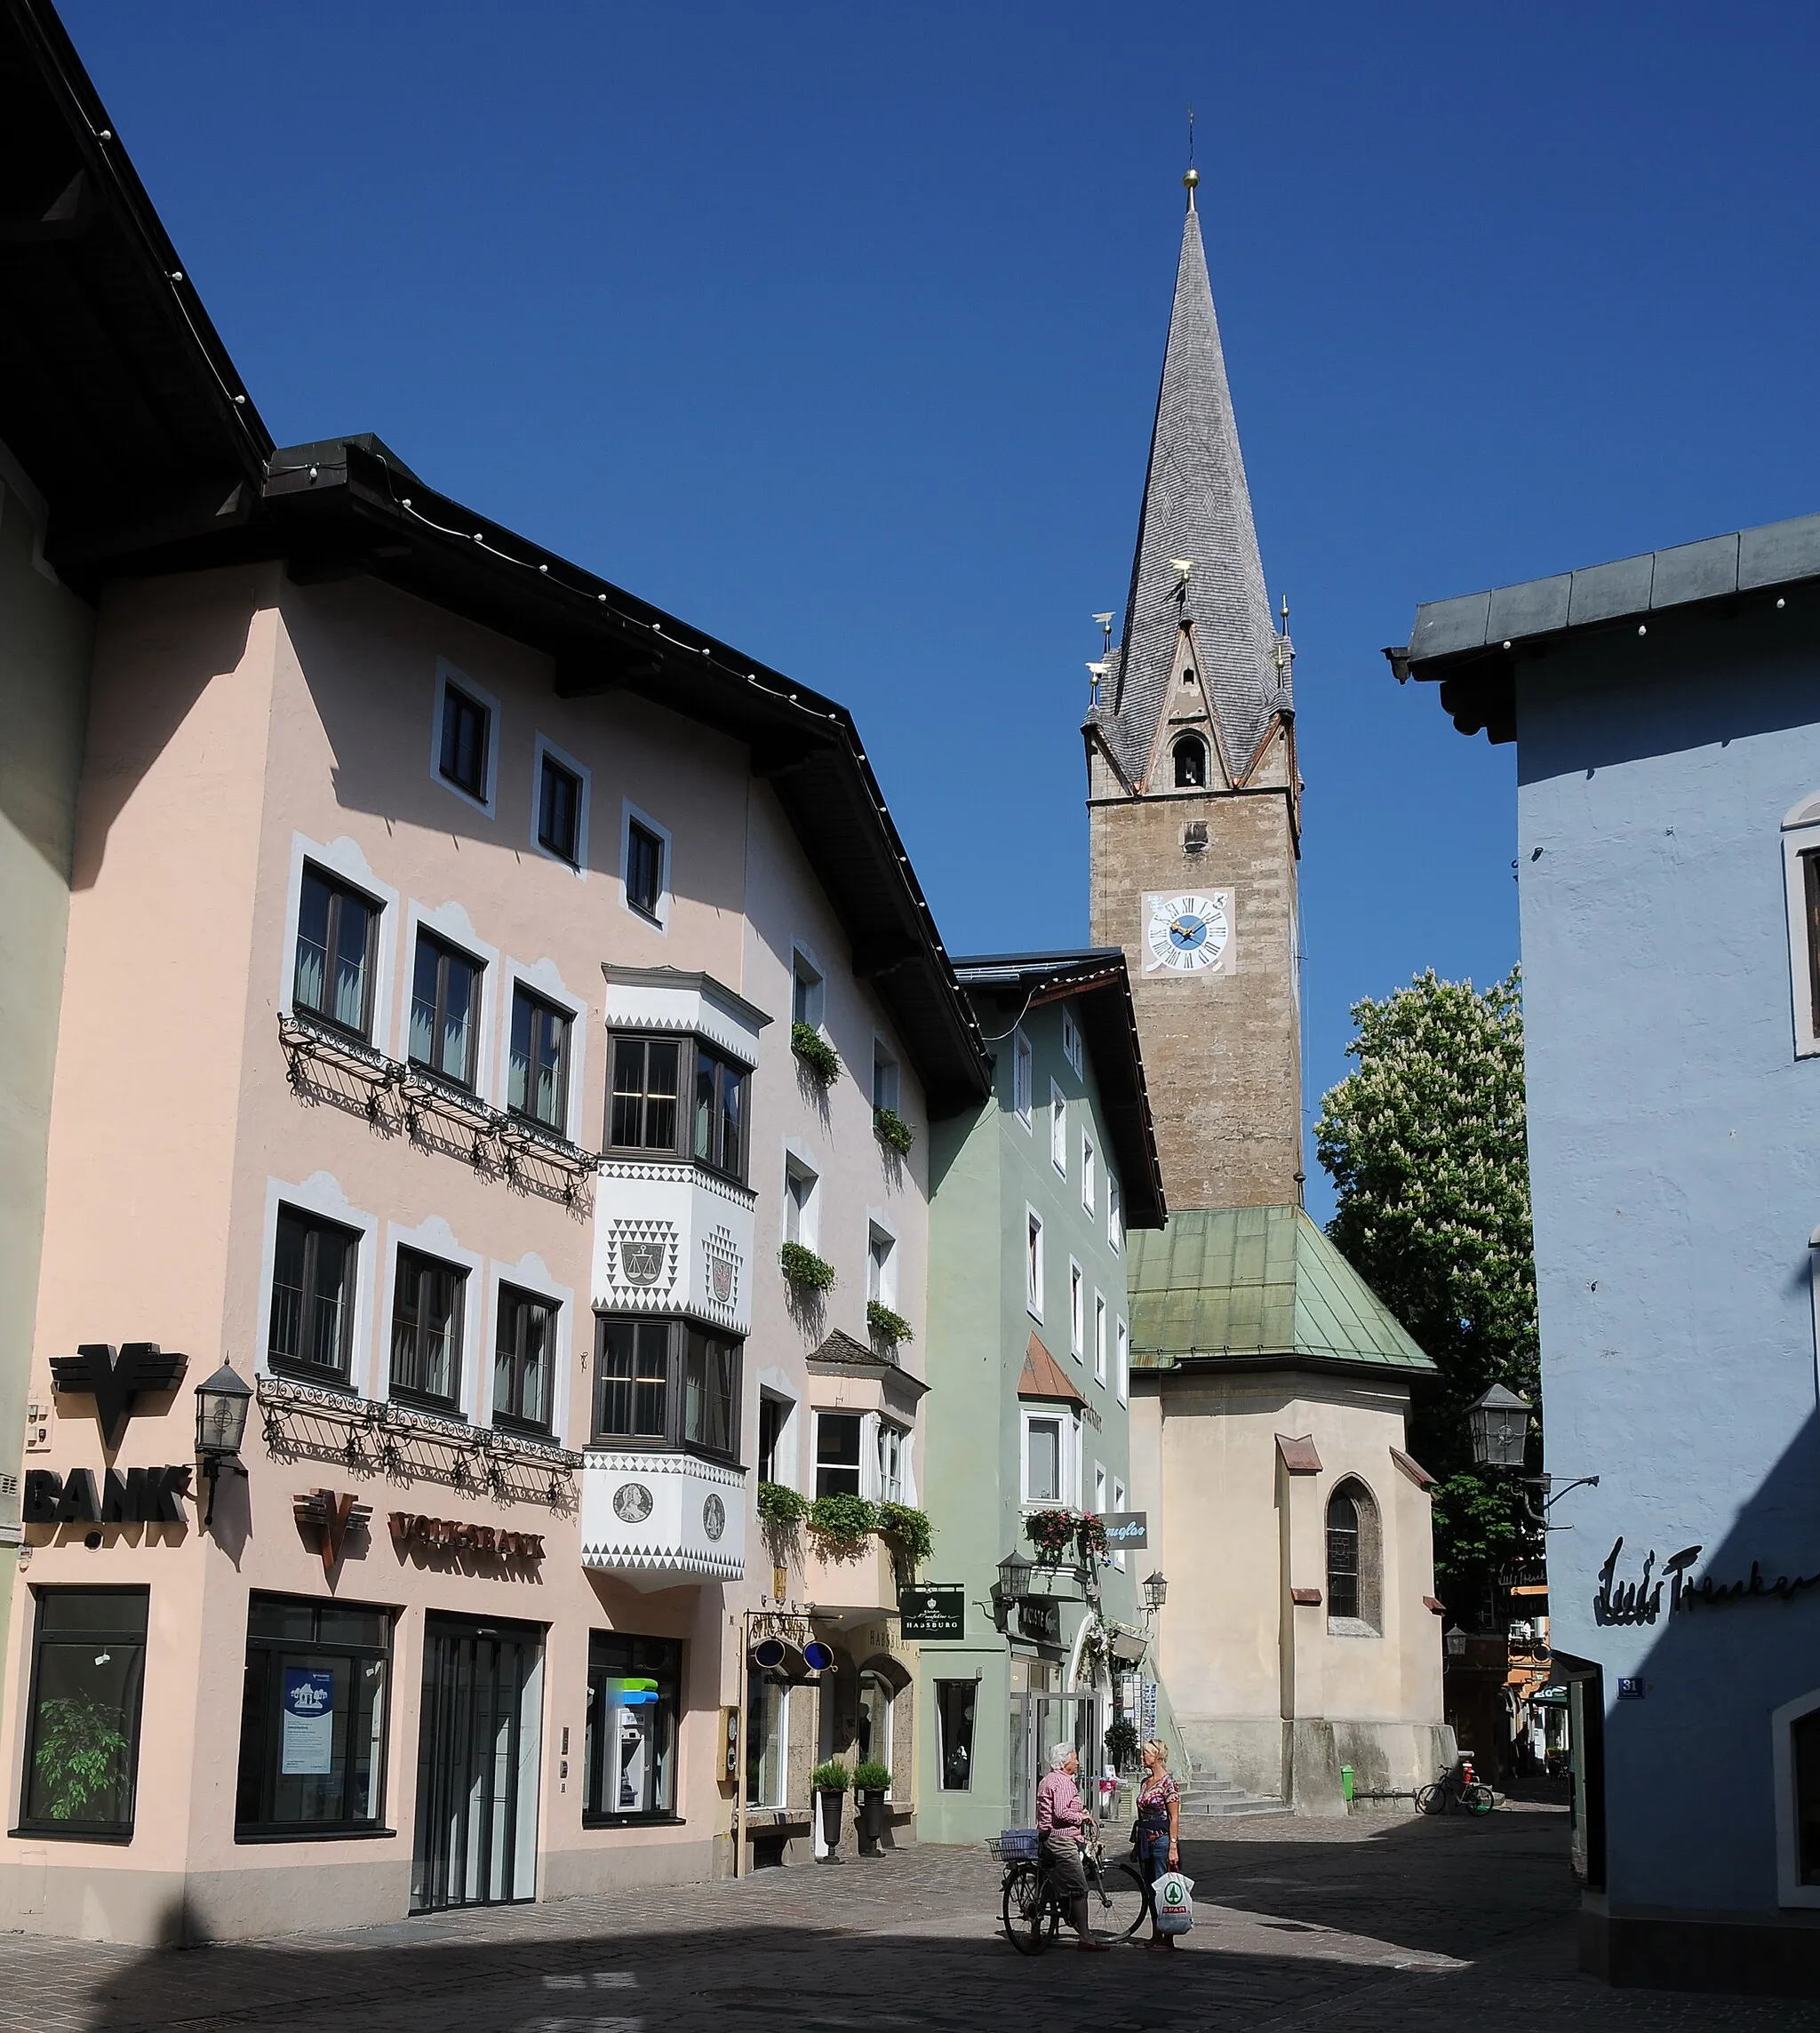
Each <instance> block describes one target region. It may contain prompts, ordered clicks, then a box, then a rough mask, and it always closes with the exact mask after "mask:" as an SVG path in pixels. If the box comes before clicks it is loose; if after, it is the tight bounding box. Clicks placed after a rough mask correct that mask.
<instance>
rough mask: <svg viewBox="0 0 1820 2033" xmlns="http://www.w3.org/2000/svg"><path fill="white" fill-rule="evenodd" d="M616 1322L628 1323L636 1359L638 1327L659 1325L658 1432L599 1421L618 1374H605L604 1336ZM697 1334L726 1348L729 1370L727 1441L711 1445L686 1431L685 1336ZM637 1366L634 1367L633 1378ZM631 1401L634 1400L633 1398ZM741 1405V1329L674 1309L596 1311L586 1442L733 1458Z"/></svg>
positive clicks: (737, 1448)
mask: <svg viewBox="0 0 1820 2033" xmlns="http://www.w3.org/2000/svg"><path fill="white" fill-rule="evenodd" d="M616 1327H624V1328H629V1329H630V1330H631V1331H632V1333H633V1335H635V1342H634V1351H635V1353H634V1362H635V1365H636V1362H637V1352H636V1351H637V1349H638V1346H639V1343H640V1341H642V1339H643V1336H642V1335H640V1330H641V1329H643V1328H660V1329H662V1330H663V1331H664V1430H663V1431H662V1432H661V1433H660V1434H658V1433H642V1432H638V1431H630V1432H613V1431H608V1429H607V1428H606V1426H605V1424H604V1423H603V1412H604V1408H605V1402H606V1394H607V1386H608V1384H609V1383H610V1382H617V1381H619V1380H618V1379H614V1378H610V1377H609V1376H608V1375H607V1337H608V1335H609V1334H610V1333H611V1332H612V1330H613V1329H614V1328H616ZM691 1335H694V1336H698V1338H699V1339H700V1340H702V1341H703V1342H706V1343H710V1344H712V1345H713V1346H714V1347H717V1348H719V1349H722V1350H723V1351H728V1352H730V1357H731V1360H730V1366H729V1371H728V1374H729V1375H730V1380H731V1385H732V1388H731V1391H730V1399H729V1402H728V1406H727V1416H726V1429H727V1445H726V1446H725V1447H716V1446H714V1444H713V1443H712V1442H711V1441H710V1440H708V1439H704V1438H702V1437H701V1436H700V1435H699V1434H694V1435H691V1433H690V1431H689V1359H690V1336H691ZM637 1375H638V1371H637V1369H636V1367H635V1370H634V1383H635V1380H636V1377H637ZM635 1387H636V1384H635ZM634 1402H636V1400H634ZM745 1409H746V1338H745V1336H744V1335H731V1334H728V1333H727V1332H726V1331H725V1330H724V1329H723V1328H721V1327H711V1326H709V1325H708V1324H707V1323H706V1322H705V1321H702V1320H697V1319H688V1318H686V1317H679V1316H677V1315H675V1314H654V1313H622V1312H604V1311H596V1312H595V1335H594V1385H593V1389H592V1391H591V1392H590V1395H589V1400H588V1414H587V1423H588V1443H587V1444H588V1445H589V1446H590V1447H621V1448H625V1449H627V1451H629V1452H633V1453H644V1454H675V1455H698V1456H699V1457H700V1458H701V1459H702V1460H704V1461H714V1462H731V1463H737V1462H738V1458H739V1453H740V1447H741V1444H742V1439H743V1436H744V1432H745V1426H744V1420H745Z"/></svg>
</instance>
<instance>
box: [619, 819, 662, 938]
mask: <svg viewBox="0 0 1820 2033" xmlns="http://www.w3.org/2000/svg"><path fill="white" fill-rule="evenodd" d="M663 898H664V843H663V841H661V840H659V838H658V836H657V834H656V833H653V832H652V831H651V828H650V827H649V826H643V825H639V823H638V821H637V820H636V819H628V820H627V822H626V901H627V903H628V904H629V905H631V906H632V908H633V909H634V910H635V911H636V912H637V913H638V914H639V915H640V916H641V917H643V918H649V919H650V920H651V922H652V923H653V924H655V923H657V922H658V908H659V905H661V904H662V902H663Z"/></svg>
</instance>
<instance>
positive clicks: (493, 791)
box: [430, 657, 501, 819]
mask: <svg viewBox="0 0 1820 2033" xmlns="http://www.w3.org/2000/svg"><path fill="white" fill-rule="evenodd" d="M451 690H454V691H456V692H459V694H460V695H461V697H462V698H465V699H466V700H467V703H468V704H469V705H470V706H478V707H479V708H480V709H481V710H482V712H483V713H484V714H486V716H487V718H486V756H485V760H484V761H483V766H482V769H481V788H480V791H479V793H475V792H473V791H470V790H469V789H468V788H467V785H465V784H463V783H462V782H461V781H460V779H459V777H448V776H444V775H443V721H444V719H445V718H446V716H447V713H448V703H447V702H448V695H449V693H450V691H451ZM500 726H501V715H500V712H499V700H498V699H496V698H494V697H493V695H492V693H491V692H490V691H489V690H487V689H486V687H485V686H484V685H479V684H476V683H475V682H474V680H473V679H472V678H471V677H469V676H468V675H467V672H466V671H463V670H459V669H458V668H457V666H455V665H453V664H451V662H450V661H449V660H448V658H446V657H438V658H436V687H435V710H434V712H433V713H432V714H431V716H430V781H431V782H432V783H434V784H436V785H440V786H441V787H442V788H443V790H445V791H446V792H448V793H449V794H450V796H451V797H455V798H459V799H460V801H462V803H463V804H464V805H467V806H470V807H472V808H473V809H474V810H475V811H477V812H479V813H481V814H482V815H483V817H486V818H489V819H491V818H495V817H498V816H499V814H498V805H499V734H500Z"/></svg>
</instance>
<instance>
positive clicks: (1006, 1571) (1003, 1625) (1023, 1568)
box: [995, 1546, 1036, 1630]
mask: <svg viewBox="0 0 1820 2033" xmlns="http://www.w3.org/2000/svg"><path fill="white" fill-rule="evenodd" d="M1035 1571H1036V1568H1035V1563H1034V1561H1030V1560H1026V1559H1025V1558H1024V1556H1023V1554H1022V1553H1020V1552H1019V1551H1018V1549H1017V1548H1016V1547H1015V1546H1013V1547H1012V1548H1011V1550H1010V1552H1009V1553H1007V1554H1006V1555H1005V1557H1004V1559H1002V1560H1001V1561H1000V1562H999V1586H998V1601H997V1604H996V1605H995V1607H996V1609H997V1612H998V1624H999V1629H1000V1630H1010V1627H1011V1618H1012V1616H1013V1615H1014V1614H1015V1613H1016V1611H1017V1606H1018V1604H1019V1603H1020V1602H1022V1601H1023V1599H1024V1598H1025V1597H1026V1595H1027V1594H1028V1593H1029V1592H1030V1577H1031V1575H1033V1574H1034V1573H1035Z"/></svg>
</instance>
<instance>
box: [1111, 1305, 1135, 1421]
mask: <svg viewBox="0 0 1820 2033" xmlns="http://www.w3.org/2000/svg"><path fill="white" fill-rule="evenodd" d="M1114 1339H1115V1341H1116V1343H1117V1347H1118V1361H1117V1375H1118V1389H1117V1392H1116V1395H1117V1398H1118V1400H1119V1402H1120V1404H1122V1405H1129V1404H1130V1402H1131V1329H1130V1323H1129V1322H1127V1321H1125V1320H1121V1321H1120V1322H1119V1323H1118V1327H1117V1329H1116V1332H1115V1335H1114Z"/></svg>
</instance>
